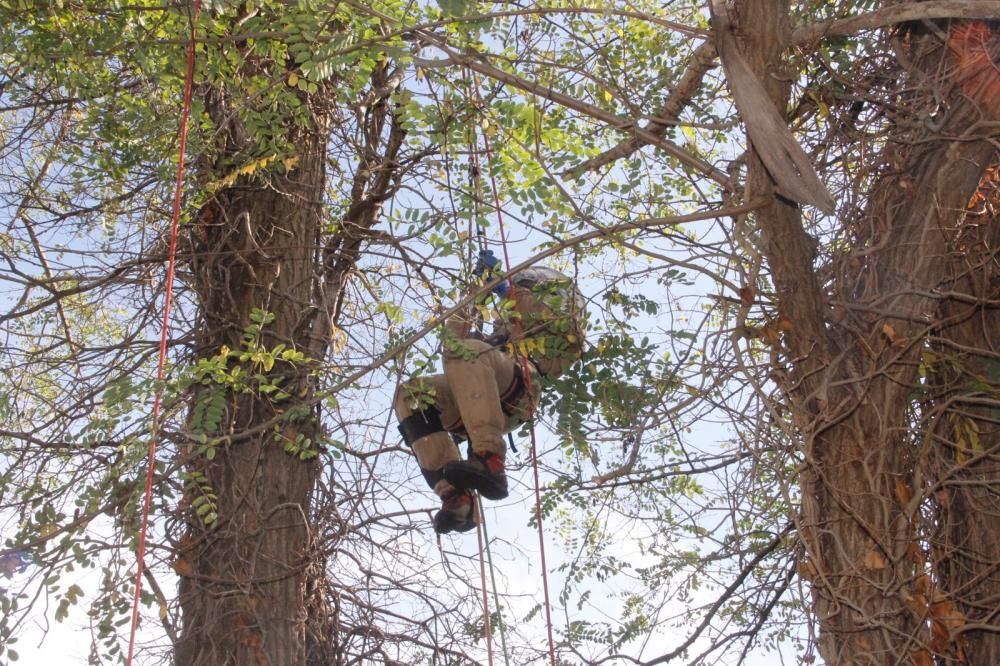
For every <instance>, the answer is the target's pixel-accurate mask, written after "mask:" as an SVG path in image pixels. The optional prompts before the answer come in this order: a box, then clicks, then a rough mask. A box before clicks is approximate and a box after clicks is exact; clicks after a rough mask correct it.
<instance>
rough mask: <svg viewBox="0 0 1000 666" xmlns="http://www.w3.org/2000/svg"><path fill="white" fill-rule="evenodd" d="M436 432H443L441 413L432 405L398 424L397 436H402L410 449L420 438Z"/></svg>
mask: <svg viewBox="0 0 1000 666" xmlns="http://www.w3.org/2000/svg"><path fill="white" fill-rule="evenodd" d="M436 432H445V429H444V426H443V425H441V411H440V410H439V409H438V408H437V407H434V406H433V405H432V406H430V407H428V408H427V409H424V410H422V411H419V412H414V413H413V414H410V415H409V416H407V417H406V418H404V419H403V420H402V421H400V422H399V434H400V435H402V436H403V441H404V442H406V445H407V446H409V447H410V448H413V443H414V442H415V441H417V440H418V439H420V438H421V437H426V436H427V435H433V434H434V433H436Z"/></svg>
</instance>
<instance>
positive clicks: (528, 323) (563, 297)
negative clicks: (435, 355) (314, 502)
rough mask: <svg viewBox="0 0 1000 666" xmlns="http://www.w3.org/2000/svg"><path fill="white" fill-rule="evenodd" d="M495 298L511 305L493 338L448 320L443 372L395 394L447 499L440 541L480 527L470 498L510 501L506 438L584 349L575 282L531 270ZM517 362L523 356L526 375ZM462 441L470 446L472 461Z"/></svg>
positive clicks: (416, 446)
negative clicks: (546, 382)
mask: <svg viewBox="0 0 1000 666" xmlns="http://www.w3.org/2000/svg"><path fill="white" fill-rule="evenodd" d="M497 291H498V293H499V294H500V295H504V296H506V298H504V300H503V301H501V303H500V305H499V307H498V310H499V311H500V312H501V313H504V314H503V315H502V316H501V318H500V320H499V322H498V324H497V326H496V327H495V329H494V334H493V335H491V336H489V337H488V338H485V339H480V338H479V337H475V336H473V334H471V333H470V331H471V328H472V319H473V315H472V314H471V313H465V314H461V315H456V316H455V317H452V318H451V319H449V320H448V322H447V323H446V326H447V328H448V331H449V335H447V336H446V339H445V351H444V374H441V375H433V376H430V377H420V378H417V379H413V380H410V381H408V382H406V383H404V384H402V385H401V386H400V387H399V389H398V390H397V391H396V397H395V401H394V406H395V410H396V416H397V417H398V418H399V422H400V426H399V430H400V433H401V434H402V436H403V440H404V441H405V442H406V443H407V444H408V445H409V446H410V447H411V448H412V449H413V453H414V455H416V458H417V462H418V464H419V465H420V469H421V471H422V472H423V474H424V478H425V479H426V480H427V483H428V485H429V486H430V487H431V488H433V489H434V492H435V493H437V495H438V496H439V497H440V498H441V500H442V507H441V511H439V512H438V513H437V515H436V516H435V518H434V528H435V530H436V531H438V532H439V533H442V534H445V533H448V532H452V531H459V532H465V531H468V530H470V529H472V528H473V527H474V526H475V522H474V520H473V519H474V515H475V513H474V505H473V494H472V491H474V490H475V491H479V493H480V494H481V495H482V496H483V497H486V498H487V499H503V498H504V497H506V496H507V477H506V474H505V471H504V458H505V456H506V453H507V445H506V443H505V442H504V440H503V436H504V435H505V434H506V433H508V432H510V431H512V430H513V429H514V428H516V427H517V426H518V425H520V424H521V423H522V422H524V421H525V420H526V419H528V418H530V417H531V415H532V413H533V412H534V410H535V408H536V407H537V406H538V392H539V390H540V388H541V386H542V384H543V381H542V380H543V378H545V377H555V376H558V375H559V374H562V373H563V372H564V371H565V370H566V369H567V368H568V367H569V366H570V365H571V364H572V363H573V362H574V361H576V360H577V359H578V358H579V357H580V354H581V352H582V350H583V342H584V328H583V325H584V322H585V320H586V315H585V310H584V306H585V302H584V299H583V296H582V295H581V294H580V292H579V291H578V290H577V289H576V287H575V285H574V284H573V281H572V279H570V278H569V277H567V276H565V275H563V274H562V273H560V272H558V271H556V270H553V269H551V268H546V267H537V268H529V269H526V270H524V271H522V272H520V273H518V274H516V275H514V276H512V277H511V278H509V283H506V284H501V286H500V288H499V289H498V290H497ZM519 354H526V355H527V358H528V361H529V362H528V363H527V364H526V365H527V371H528V373H530V377H525V376H524V369H523V368H522V364H521V362H520V357H519V356H518V355H519ZM529 387H530V388H529ZM456 438H457V439H465V440H468V441H469V458H468V459H467V460H463V459H462V457H461V455H460V454H459V450H458V447H457V445H456V443H455V439H456Z"/></svg>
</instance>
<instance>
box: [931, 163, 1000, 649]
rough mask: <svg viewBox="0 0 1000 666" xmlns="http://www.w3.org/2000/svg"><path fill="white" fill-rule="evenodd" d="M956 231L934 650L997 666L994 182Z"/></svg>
mask: <svg viewBox="0 0 1000 666" xmlns="http://www.w3.org/2000/svg"><path fill="white" fill-rule="evenodd" d="M989 176H990V178H991V180H990V181H989V182H986V183H984V186H983V188H981V189H982V191H983V192H984V193H985V194H986V197H985V198H980V199H978V200H977V201H976V202H975V206H976V207H979V208H980V210H979V211H978V212H977V213H972V212H970V214H969V215H967V216H966V217H965V218H964V220H963V224H962V225H961V227H960V229H959V233H958V235H957V238H956V243H955V250H954V257H953V260H952V262H951V266H952V270H953V273H952V280H953V282H952V283H951V285H950V286H951V289H950V291H951V292H952V293H953V294H954V296H953V297H952V298H949V299H948V300H946V301H945V302H944V303H943V304H942V307H941V320H942V326H941V330H940V331H939V334H938V335H939V337H938V339H937V341H936V344H935V345H934V346H933V350H934V351H933V356H929V357H928V358H927V365H928V366H930V367H931V368H932V369H933V370H934V371H933V372H932V374H931V375H930V381H931V382H932V383H931V385H930V387H929V388H930V389H931V390H932V391H933V392H934V399H933V400H932V401H931V403H930V414H929V417H930V419H931V421H932V422H933V423H934V424H935V428H934V432H935V440H934V441H935V445H934V446H933V447H932V448H931V449H930V450H929V451H928V454H927V456H926V458H925V459H926V461H927V468H928V474H927V476H928V479H929V480H930V481H931V483H932V486H931V490H932V493H933V499H934V501H935V504H936V506H937V508H938V513H937V516H936V519H937V524H936V526H935V529H934V531H933V536H932V539H931V557H932V563H933V572H934V581H935V583H936V585H937V588H936V590H935V595H934V598H933V599H932V602H933V604H932V605H931V607H930V611H931V612H930V615H931V618H932V623H933V624H932V628H933V630H934V633H933V641H934V647H935V651H936V652H938V653H939V654H943V655H947V656H949V657H951V658H955V659H959V660H964V663H968V664H976V665H979V664H982V665H984V666H985V665H987V664H1000V401H998V399H997V396H998V395H1000V307H998V306H997V302H998V298H1000V263H998V262H1000V250H998V248H1000V225H998V219H997V217H996V215H995V210H996V209H995V206H996V205H997V204H998V203H1000V198H998V197H997V196H996V192H995V190H996V182H995V178H996V174H995V172H991V173H990V174H989Z"/></svg>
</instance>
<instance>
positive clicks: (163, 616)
mask: <svg viewBox="0 0 1000 666" xmlns="http://www.w3.org/2000/svg"><path fill="white" fill-rule="evenodd" d="M160 619H161V620H166V619H167V605H166V604H160Z"/></svg>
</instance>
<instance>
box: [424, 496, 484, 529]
mask: <svg viewBox="0 0 1000 666" xmlns="http://www.w3.org/2000/svg"><path fill="white" fill-rule="evenodd" d="M474 507H475V500H474V498H473V497H472V493H470V492H469V491H468V490H455V491H453V492H451V493H449V494H447V495H445V496H444V497H442V498H441V510H440V511H438V512H437V513H436V514H434V531H435V532H437V533H438V534H448V533H449V532H468V531H469V530H471V529H473V528H474V527H475V526H476V523H475V520H474V518H475V514H474V511H473V509H474Z"/></svg>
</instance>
